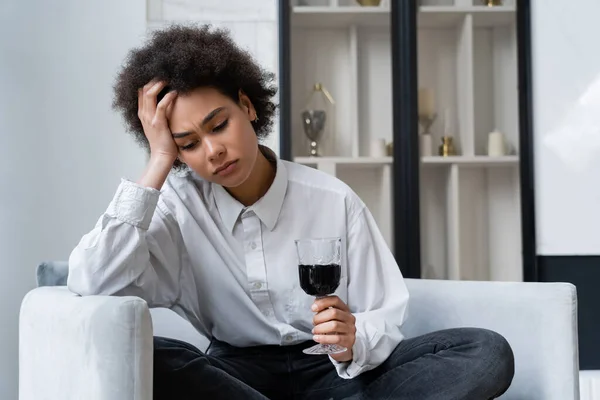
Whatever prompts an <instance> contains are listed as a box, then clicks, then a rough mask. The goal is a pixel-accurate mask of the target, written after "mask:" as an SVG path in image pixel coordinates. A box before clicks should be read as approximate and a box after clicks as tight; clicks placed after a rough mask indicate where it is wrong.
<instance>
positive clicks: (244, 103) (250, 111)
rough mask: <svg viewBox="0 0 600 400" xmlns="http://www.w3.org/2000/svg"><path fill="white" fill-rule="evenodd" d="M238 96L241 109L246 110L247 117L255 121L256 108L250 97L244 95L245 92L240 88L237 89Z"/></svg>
mask: <svg viewBox="0 0 600 400" xmlns="http://www.w3.org/2000/svg"><path fill="white" fill-rule="evenodd" d="M238 96H239V98H240V105H241V107H242V110H244V111H245V112H246V115H247V116H248V119H249V120H250V121H255V120H256V119H257V115H256V109H255V108H254V105H253V104H252V102H251V101H250V98H249V97H248V96H246V94H245V93H244V92H242V91H241V90H240V91H239V93H238Z"/></svg>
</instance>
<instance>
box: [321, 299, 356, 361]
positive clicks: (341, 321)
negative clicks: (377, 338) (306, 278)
mask: <svg viewBox="0 0 600 400" xmlns="http://www.w3.org/2000/svg"><path fill="white" fill-rule="evenodd" d="M312 310H313V311H314V312H316V313H317V314H316V315H315V317H314V319H313V325H314V326H315V327H314V329H313V334H314V338H313V340H314V341H315V342H317V343H322V344H337V345H340V346H343V347H345V348H347V349H348V351H346V352H344V353H340V354H332V355H331V358H333V359H334V360H336V361H338V362H346V361H350V360H352V346H354V341H355V340H356V336H355V335H356V326H355V323H356V318H355V317H354V315H352V314H351V313H350V309H349V308H348V306H347V305H346V303H344V302H343V301H342V300H341V299H340V298H339V297H337V296H327V297H323V298H320V299H316V300H315V302H314V304H313V306H312Z"/></svg>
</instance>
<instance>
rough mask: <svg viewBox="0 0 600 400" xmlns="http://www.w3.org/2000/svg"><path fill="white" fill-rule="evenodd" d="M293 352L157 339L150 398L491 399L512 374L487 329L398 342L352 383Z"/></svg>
mask: <svg viewBox="0 0 600 400" xmlns="http://www.w3.org/2000/svg"><path fill="white" fill-rule="evenodd" d="M312 344H314V343H304V344H301V345H295V346H286V347H282V346H258V347H251V348H236V347H233V346H230V345H228V344H225V343H222V342H218V341H213V342H212V344H211V346H210V348H209V349H208V353H207V354H204V353H202V352H201V351H200V350H198V349H197V348H195V347H193V346H191V345H189V344H187V343H183V342H180V341H176V340H172V339H165V338H155V339H154V348H155V349H154V399H155V400H167V399H168V400H180V399H181V400H183V399H186V400H187V399H190V400H192V399H193V400H204V399H210V400H220V399H223V400H225V399H227V400H234V399H240V400H254V399H260V400H266V399H271V400H279V399H286V400H287V399H298V400H313V399H314V400H317V399H319V400H321V399H322V400H329V399H334V400H337V399H348V400H350V399H352V400H366V399H377V400H383V399H390V400H391V399H407V400H408V399H411V400H412V399H415V400H429V399H440V400H442V399H443V400H452V399H460V400H465V399H475V400H485V399H493V398H495V397H497V396H500V395H501V394H502V393H504V392H505V391H506V390H507V389H508V387H509V386H510V383H511V381H512V378H513V375H514V358H513V353H512V350H511V348H510V346H509V344H508V342H507V341H506V340H505V339H504V338H503V337H502V336H500V335H498V334H497V333H494V332H492V331H488V330H484V329H476V328H459V329H449V330H444V331H438V332H433V333H430V334H427V335H423V336H420V337H416V338H412V339H406V340H404V341H402V342H401V343H400V344H399V345H398V346H397V347H396V349H395V350H394V351H393V352H392V354H391V355H390V356H389V357H388V359H387V360H386V361H385V362H384V363H383V364H382V365H380V366H379V367H377V368H375V369H373V370H370V371H367V372H364V373H362V374H361V375H359V376H358V377H356V378H354V379H342V378H340V377H339V376H338V375H337V372H336V370H335V368H334V367H333V364H332V363H331V361H330V360H329V357H327V356H317V355H305V354H304V353H302V349H303V348H305V347H308V346H310V345H312Z"/></svg>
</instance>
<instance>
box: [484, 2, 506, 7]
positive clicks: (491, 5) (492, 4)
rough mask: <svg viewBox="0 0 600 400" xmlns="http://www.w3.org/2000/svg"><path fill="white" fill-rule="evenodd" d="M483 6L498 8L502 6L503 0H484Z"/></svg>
mask: <svg viewBox="0 0 600 400" xmlns="http://www.w3.org/2000/svg"><path fill="white" fill-rule="evenodd" d="M482 1H483V4H484V5H486V6H488V7H496V6H501V5H502V0H482Z"/></svg>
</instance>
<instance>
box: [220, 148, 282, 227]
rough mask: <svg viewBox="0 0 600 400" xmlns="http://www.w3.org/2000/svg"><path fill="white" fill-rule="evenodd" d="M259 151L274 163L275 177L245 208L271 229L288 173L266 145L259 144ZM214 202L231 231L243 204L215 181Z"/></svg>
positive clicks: (276, 218)
mask: <svg viewBox="0 0 600 400" xmlns="http://www.w3.org/2000/svg"><path fill="white" fill-rule="evenodd" d="M261 151H262V152H263V154H264V155H265V157H267V159H268V160H269V161H272V162H275V163H276V169H277V170H276V172H275V179H274V180H273V183H272V184H271V186H270V187H269V190H267V193H265V195H264V196H263V197H261V198H260V199H258V201H257V202H256V203H254V204H253V205H251V206H249V207H247V208H246V209H247V210H249V211H250V210H251V211H254V213H255V214H256V215H257V216H258V218H259V219H260V220H261V221H262V223H263V224H265V226H266V227H267V228H268V229H269V230H270V231H272V230H273V229H274V228H275V225H276V224H277V220H278V219H279V214H280V213H281V208H282V207H283V200H284V199H285V193H286V191H287V185H288V174H287V170H286V168H285V165H284V164H283V162H282V161H281V160H280V159H279V158H278V157H277V156H276V155H275V153H273V151H272V150H271V149H269V148H267V147H264V146H261ZM212 187H213V193H214V197H215V202H216V204H217V209H218V210H219V214H221V219H222V220H223V223H224V224H225V227H226V228H227V230H228V231H229V232H233V228H234V226H235V223H236V222H237V220H238V218H239V216H240V213H241V212H242V211H243V210H244V205H243V204H242V203H240V202H239V201H237V200H236V199H235V198H233V196H231V195H230V194H229V193H228V192H227V191H226V190H225V188H223V187H222V186H221V185H217V184H215V183H213V184H212Z"/></svg>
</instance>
